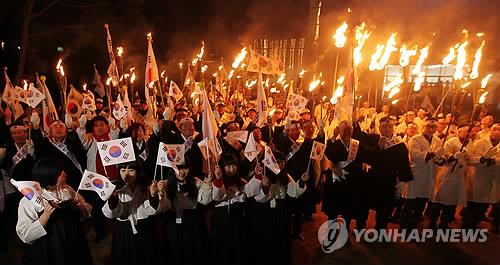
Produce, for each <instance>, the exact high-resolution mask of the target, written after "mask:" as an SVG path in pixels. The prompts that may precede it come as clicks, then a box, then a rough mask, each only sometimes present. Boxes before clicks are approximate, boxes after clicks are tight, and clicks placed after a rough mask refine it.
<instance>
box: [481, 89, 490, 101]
mask: <svg viewBox="0 0 500 265" xmlns="http://www.w3.org/2000/svg"><path fill="white" fill-rule="evenodd" d="M488 92H489V91H486V92H484V93H483V94H481V96H480V97H479V104H483V103H484V101H485V100H486V96H487V95H488Z"/></svg>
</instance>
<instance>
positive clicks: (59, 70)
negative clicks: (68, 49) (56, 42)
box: [56, 59, 64, 76]
mask: <svg viewBox="0 0 500 265" xmlns="http://www.w3.org/2000/svg"><path fill="white" fill-rule="evenodd" d="M56 70H57V71H58V72H59V73H60V74H61V76H64V67H63V66H62V59H59V61H58V62H57V65H56Z"/></svg>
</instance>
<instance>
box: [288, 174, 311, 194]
mask: <svg viewBox="0 0 500 265" xmlns="http://www.w3.org/2000/svg"><path fill="white" fill-rule="evenodd" d="M306 189H307V187H306V186H305V185H304V188H301V187H300V186H299V184H298V183H297V182H295V180H293V178H292V177H290V176H288V185H287V187H286V194H288V196H290V197H292V198H298V197H300V195H302V194H303V193H304V192H305V191H306Z"/></svg>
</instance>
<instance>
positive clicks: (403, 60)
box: [399, 45, 417, 67]
mask: <svg viewBox="0 0 500 265" xmlns="http://www.w3.org/2000/svg"><path fill="white" fill-rule="evenodd" d="M399 52H401V57H399V65H401V67H405V66H407V65H408V64H409V63H410V57H411V56H415V55H417V49H412V50H408V49H406V45H403V46H402V47H401V49H400V50H399Z"/></svg>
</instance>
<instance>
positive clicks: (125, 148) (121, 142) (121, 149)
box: [97, 137, 135, 166]
mask: <svg viewBox="0 0 500 265" xmlns="http://www.w3.org/2000/svg"><path fill="white" fill-rule="evenodd" d="M97 148H98V150H99V155H100V156H101V160H102V165H103V166H111V165H116V164H120V163H125V162H130V161H135V154H134V147H133V145H132V138H130V137H128V138H122V139H116V140H110V141H105V142H99V143H97Z"/></svg>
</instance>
